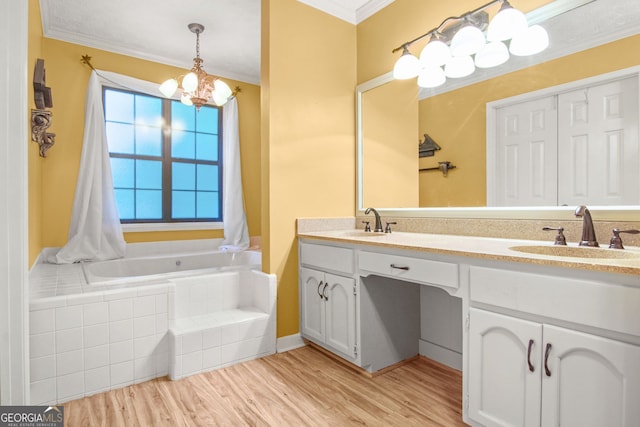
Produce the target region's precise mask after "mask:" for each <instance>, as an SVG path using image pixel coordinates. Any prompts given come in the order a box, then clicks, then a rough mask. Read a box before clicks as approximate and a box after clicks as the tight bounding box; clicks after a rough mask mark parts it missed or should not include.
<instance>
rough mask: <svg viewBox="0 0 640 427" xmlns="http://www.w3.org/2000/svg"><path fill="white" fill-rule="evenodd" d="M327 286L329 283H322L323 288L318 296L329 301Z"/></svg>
mask: <svg viewBox="0 0 640 427" xmlns="http://www.w3.org/2000/svg"><path fill="white" fill-rule="evenodd" d="M328 286H329V283H325V284H324V288H322V295H321V296H320V298H323V297H324V300H325V301H329V297H328V296H327V287H328Z"/></svg>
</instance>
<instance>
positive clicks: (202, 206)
mask: <svg viewBox="0 0 640 427" xmlns="http://www.w3.org/2000/svg"><path fill="white" fill-rule="evenodd" d="M197 206H198V212H197V215H196V218H218V217H219V216H220V206H219V205H218V192H217V191H216V192H213V191H212V192H209V191H206V192H203V191H198V205H197Z"/></svg>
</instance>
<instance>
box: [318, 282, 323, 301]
mask: <svg viewBox="0 0 640 427" xmlns="http://www.w3.org/2000/svg"><path fill="white" fill-rule="evenodd" d="M323 283H324V282H323V281H322V280H320V284H319V285H318V289H317V290H316V292H317V294H318V295H320V299H322V293H321V292H320V287H321V286H322V284H323Z"/></svg>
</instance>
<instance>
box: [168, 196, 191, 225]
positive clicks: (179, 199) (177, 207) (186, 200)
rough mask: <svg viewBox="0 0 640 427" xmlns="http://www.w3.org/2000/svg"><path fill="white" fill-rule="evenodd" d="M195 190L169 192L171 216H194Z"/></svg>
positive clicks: (176, 217)
mask: <svg viewBox="0 0 640 427" xmlns="http://www.w3.org/2000/svg"><path fill="white" fill-rule="evenodd" d="M195 194H196V192H195V191H173V192H172V193H171V205H172V206H171V217H172V218H175V219H178V218H195V214H196V209H195V208H196V198H195Z"/></svg>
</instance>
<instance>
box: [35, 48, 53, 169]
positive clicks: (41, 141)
mask: <svg viewBox="0 0 640 427" xmlns="http://www.w3.org/2000/svg"><path fill="white" fill-rule="evenodd" d="M33 100H34V102H35V104H36V109H34V110H31V140H32V141H34V142H37V143H38V145H39V146H40V157H47V150H49V148H51V147H52V146H53V144H55V139H56V134H55V133H51V132H47V129H49V127H51V111H48V110H46V108H51V107H53V98H52V96H51V88H49V87H47V86H46V75H45V70H44V60H43V59H40V58H38V60H37V61H36V66H35V70H34V72H33Z"/></svg>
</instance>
